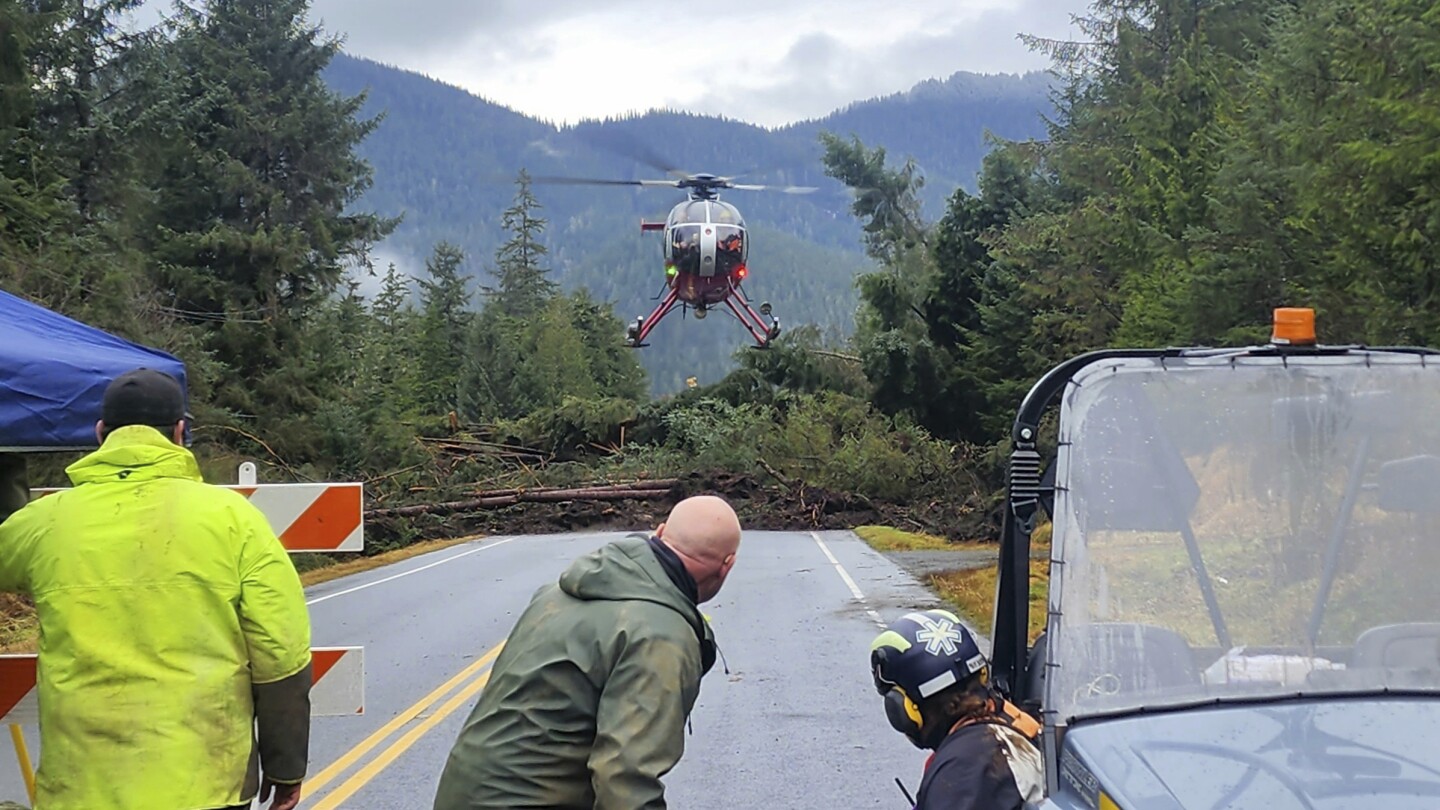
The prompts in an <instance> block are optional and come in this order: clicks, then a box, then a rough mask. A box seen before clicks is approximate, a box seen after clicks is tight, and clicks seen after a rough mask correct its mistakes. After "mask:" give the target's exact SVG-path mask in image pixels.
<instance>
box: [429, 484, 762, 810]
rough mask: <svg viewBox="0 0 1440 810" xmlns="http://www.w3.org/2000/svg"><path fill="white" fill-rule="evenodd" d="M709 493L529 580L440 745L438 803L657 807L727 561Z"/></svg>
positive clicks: (681, 742) (711, 655) (734, 525)
mask: <svg viewBox="0 0 1440 810" xmlns="http://www.w3.org/2000/svg"><path fill="white" fill-rule="evenodd" d="M739 544H740V522H739V520H737V519H736V517H735V513H734V511H732V510H731V509H730V506H729V505H728V504H726V503H725V502H724V501H723V500H721V499H720V498H716V497H713V496H699V497H695V498H688V499H686V500H684V501H681V502H680V503H679V504H677V505H676V506H675V509H674V510H672V511H671V513H670V516H669V518H668V519H667V520H666V521H665V522H664V523H662V524H660V526H659V528H657V529H656V530H655V532H654V534H653V535H651V536H650V537H648V538H647V537H645V536H643V535H634V536H631V537H628V538H626V539H624V540H620V541H618V542H615V543H611V544H609V545H606V546H604V547H602V548H601V549H599V550H598V551H595V552H593V553H591V554H588V555H586V556H584V557H581V558H580V559H579V560H576V561H575V562H574V563H573V564H572V565H571V566H570V568H569V569H568V570H566V571H565V573H564V574H562V575H561V577H560V581H559V582H558V583H557V584H554V585H547V586H545V587H544V588H542V589H540V591H539V592H537V593H536V594H535V597H534V598H533V599H532V600H531V602H530V606H529V607H528V608H527V609H526V610H525V612H524V614H523V615H521V617H520V619H519V621H518V622H516V624H515V628H514V629H513V630H511V632H510V638H509V640H507V641H506V642H505V649H504V650H503V651H502V652H501V653H500V657H499V658H498V659H496V661H495V666H494V669H493V670H492V672H491V677H490V683H489V685H488V686H486V688H485V691H484V693H483V694H481V696H480V700H479V702H478V703H476V705H475V709H474V711H473V712H471V714H470V717H469V719H468V720H466V722H465V726H464V728H463V729H462V730H461V732H460V737H459V739H458V740H456V742H455V745H454V748H453V749H452V750H451V752H450V758H449V760H448V761H447V762H446V765H445V770H444V773H443V774H442V775H441V777H440V786H439V790H438V792H437V794H436V796H435V808H436V810H462V808H464V809H465V810H470V809H471V808H493V809H494V810H502V808H503V809H505V810H509V809H510V808H538V807H545V808H557V809H563V810H581V808H584V810H661V808H664V807H665V787H664V785H663V784H662V783H661V781H660V779H661V777H663V776H664V775H665V774H666V773H668V772H669V771H670V769H671V768H673V767H675V763H676V762H678V761H679V760H680V756H681V754H682V753H683V752H684V748H685V736H684V728H685V721H686V719H687V718H688V716H689V714H690V710H691V708H693V707H694V705H695V699H696V697H697V696H698V695H699V692H700V678H701V677H702V676H703V675H704V674H705V673H706V672H707V671H708V670H709V669H710V667H711V666H712V665H713V664H714V663H715V639H714V636H713V635H712V634H711V632H710V627H709V624H708V622H707V621H706V620H705V617H704V616H702V615H701V613H700V610H699V608H698V607H697V606H698V605H699V604H701V603H703V602H706V601H708V600H709V599H711V598H712V597H714V596H715V594H716V593H718V592H719V591H720V587H721V585H722V584H724V581H725V577H726V576H727V575H728V574H729V573H730V569H731V567H732V566H733V565H734V564H735V554H736V551H737V550H738V548H739Z"/></svg>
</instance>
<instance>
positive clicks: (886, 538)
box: [855, 526, 995, 551]
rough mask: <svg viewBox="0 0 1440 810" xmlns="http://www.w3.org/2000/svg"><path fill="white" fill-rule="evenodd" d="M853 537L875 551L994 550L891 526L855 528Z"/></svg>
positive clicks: (973, 542)
mask: <svg viewBox="0 0 1440 810" xmlns="http://www.w3.org/2000/svg"><path fill="white" fill-rule="evenodd" d="M855 535H856V536H857V537H859V538H860V539H861V540H864V541H865V542H867V543H869V544H870V547H871V548H873V549H875V550H876V551H971V550H975V549H987V548H994V547H995V544H993V543H984V542H976V541H969V542H963V543H955V542H951V541H949V540H946V539H945V538H943V537H936V536H935V535H933V534H920V533H919V532H907V531H905V530H904V529H897V528H894V527H893V526H856V527H855Z"/></svg>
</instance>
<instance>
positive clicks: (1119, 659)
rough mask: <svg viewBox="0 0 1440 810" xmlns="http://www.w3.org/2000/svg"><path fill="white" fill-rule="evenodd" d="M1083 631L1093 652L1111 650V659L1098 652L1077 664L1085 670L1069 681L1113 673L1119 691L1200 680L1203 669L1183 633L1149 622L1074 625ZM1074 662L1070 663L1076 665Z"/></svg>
mask: <svg viewBox="0 0 1440 810" xmlns="http://www.w3.org/2000/svg"><path fill="white" fill-rule="evenodd" d="M1068 632H1071V633H1074V632H1079V633H1081V634H1082V636H1081V638H1082V639H1084V641H1083V642H1082V643H1084V644H1086V645H1088V649H1090V650H1093V651H1097V652H1098V651H1099V650H1108V651H1109V653H1110V655H1109V657H1108V658H1107V659H1104V660H1102V659H1100V658H1098V657H1096V656H1094V655H1090V656H1087V657H1086V658H1085V660H1083V661H1079V662H1077V664H1076V665H1078V666H1080V667H1082V668H1083V669H1084V671H1083V672H1074V671H1072V672H1070V673H1069V674H1068V677H1067V680H1069V681H1070V682H1072V683H1074V682H1075V681H1076V679H1080V680H1082V681H1083V680H1092V679H1095V678H1100V677H1102V676H1106V675H1113V676H1115V677H1116V679H1118V683H1116V684H1113V685H1112V686H1111V687H1110V689H1111V690H1113V691H1115V692H1117V693H1124V692H1148V691H1152V690H1156V689H1167V688H1173V687H1177V686H1195V685H1198V684H1199V683H1200V671H1199V670H1198V669H1197V668H1196V666H1195V655H1194V653H1193V652H1192V651H1191V650H1190V644H1189V643H1188V642H1186V641H1185V639H1184V638H1182V637H1181V636H1180V634H1178V633H1176V632H1174V631H1172V630H1167V629H1165V628H1163V627H1156V626H1154V625H1149V624H1131V623H1101V624H1088V625H1082V626H1080V627H1078V628H1071V629H1070V630H1069V631H1068ZM1076 665H1070V666H1076Z"/></svg>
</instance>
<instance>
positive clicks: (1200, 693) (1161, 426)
mask: <svg viewBox="0 0 1440 810" xmlns="http://www.w3.org/2000/svg"><path fill="white" fill-rule="evenodd" d="M1060 425H1061V427H1060V435H1059V439H1060V442H1059V450H1058V455H1057V458H1056V462H1055V463H1056V469H1055V473H1056V496H1055V533H1054V540H1053V544H1054V545H1053V549H1052V568H1051V572H1052V579H1051V589H1050V612H1051V619H1050V625H1049V633H1048V641H1047V642H1046V643H1047V644H1048V645H1049V653H1048V659H1049V664H1050V666H1049V668H1048V669H1047V670H1046V673H1045V676H1046V687H1045V688H1046V691H1047V694H1046V700H1045V705H1046V710H1047V712H1055V713H1056V715H1055V716H1053V717H1051V718H1050V719H1051V721H1052V722H1055V723H1059V724H1064V723H1066V722H1068V721H1070V720H1074V719H1077V718H1082V717H1085V716H1089V715H1095V714H1113V713H1117V712H1126V711H1132V710H1136V709H1142V708H1158V707H1166V706H1179V705H1191V704H1197V703H1213V702H1217V701H1226V700H1240V699H1256V698H1265V697H1278V696H1293V695H1299V694H1333V693H1345V692H1375V691H1380V690H1397V691H1405V692H1428V691H1435V692H1440V579H1437V575H1440V358H1436V357H1429V358H1425V357H1421V356H1418V355H1410V354H1398V353H1384V352H1369V353H1355V354H1350V355H1329V356H1308V357H1294V356H1291V357H1286V358H1280V357H1256V356H1250V355H1241V354H1218V353H1211V354H1207V355H1201V356H1190V357H1183V358H1175V357H1168V358H1164V359H1161V358H1145V359H1118V360H1109V361H1105V362H1102V363H1098V364H1096V365H1092V366H1090V367H1088V368H1087V369H1085V370H1084V371H1082V372H1081V373H1080V374H1078V375H1077V376H1076V377H1075V379H1074V380H1073V381H1072V383H1071V384H1070V385H1069V386H1068V387H1067V389H1066V391H1065V394H1064V396H1063V399H1062V402H1061V415H1060Z"/></svg>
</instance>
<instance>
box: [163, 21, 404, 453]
mask: <svg viewBox="0 0 1440 810" xmlns="http://www.w3.org/2000/svg"><path fill="white" fill-rule="evenodd" d="M305 12H306V3H305V2H304V0H210V2H207V3H206V4H205V5H204V6H203V7H201V8H191V7H182V8H181V9H180V14H179V21H178V24H177V31H176V33H175V37H174V40H173V41H172V42H170V43H168V44H167V45H166V46H165V48H164V50H163V56H164V66H165V69H166V71H167V74H166V76H165V84H166V87H167V89H168V92H169V95H170V98H171V99H172V101H171V103H172V104H173V109H174V111H175V120H173V121H172V122H171V130H170V131H171V132H173V133H175V138H174V140H173V142H172V143H170V144H168V145H167V148H166V150H165V154H164V155H163V159H162V160H161V162H160V165H159V166H158V169H157V172H156V176H155V178H154V181H155V185H156V189H155V212H154V226H153V229H152V230H151V234H152V237H151V240H152V241H151V244H150V245H149V249H150V251H151V252H152V253H153V255H154V257H155V259H156V263H157V265H158V269H159V280H160V282H161V284H162V287H163V290H164V292H165V294H166V296H167V297H168V298H169V299H170V301H171V302H173V303H172V304H171V306H172V307H173V309H174V311H175V312H177V313H179V314H180V315H182V316H183V317H185V318H188V319H191V320H193V321H195V322H197V323H202V324H205V325H206V327H207V329H208V330H209V346H210V348H211V350H212V351H213V352H214V354H215V356H216V358H217V359H218V360H219V361H220V362H221V363H223V364H224V365H225V367H226V368H227V369H228V370H229V373H228V374H227V375H226V376H225V378H224V380H223V381H222V383H221V385H220V386H219V388H218V389H217V391H216V402H217V404H218V405H219V406H221V407H223V408H225V409H227V410H230V411H232V412H235V413H239V414H262V413H264V414H271V413H274V414H284V415H285V416H286V418H287V419H292V420H293V419H300V418H303V416H304V415H305V414H307V413H312V412H313V411H314V410H315V408H316V407H317V406H318V405H319V403H321V402H323V401H325V398H326V396H327V393H326V391H325V388H326V385H327V384H328V381H326V380H324V379H318V378H314V377H311V376H307V375H305V374H297V373H296V370H295V369H294V368H287V358H288V357H291V356H293V355H294V354H295V353H296V351H297V349H298V348H300V347H299V344H300V343H301V342H303V341H304V339H305V334H306V330H305V321H306V320H307V319H308V318H309V317H311V315H312V314H313V313H314V312H315V311H316V305H317V304H318V303H319V302H321V301H323V300H324V299H325V297H326V296H328V295H330V294H331V293H332V292H333V291H334V290H335V288H336V285H337V284H338V282H339V280H340V278H341V275H342V272H343V270H344V268H345V267H346V266H347V265H349V264H355V263H362V264H363V263H364V262H365V261H366V256H367V251H368V248H369V246H370V245H371V244H372V243H373V242H374V241H375V240H377V239H378V238H380V237H381V236H383V235H384V234H385V233H386V232H387V230H388V229H389V228H390V227H391V226H392V224H393V223H390V222H387V221H384V220H381V219H379V218H377V217H376V216H374V215H372V214H366V213H355V212H352V211H350V210H349V208H350V206H351V205H352V204H353V203H355V202H356V201H357V200H358V198H359V196H360V194H361V193H362V192H363V191H364V190H365V188H366V187H367V186H368V184H369V180H370V175H369V169H368V167H367V166H366V165H365V164H364V163H363V162H362V161H361V160H360V159H359V158H358V157H356V156H355V153H354V150H355V147H356V145H357V144H358V143H359V142H360V140H361V139H362V138H364V137H365V135H366V134H367V133H369V132H370V131H371V129H372V128H373V127H374V125H375V122H374V121H361V120H358V119H357V117H356V116H357V114H358V112H359V110H360V105H361V103H362V99H361V98H349V99H346V98H340V97H338V96H336V95H335V94H333V93H331V92H330V90H329V89H328V88H327V87H326V85H325V83H324V80H323V78H322V71H323V70H324V68H325V66H326V65H327V64H328V63H329V61H330V60H331V58H332V57H333V56H334V55H335V53H336V51H337V49H338V47H339V44H338V41H337V40H334V39H325V38H322V35H321V32H320V30H319V29H318V28H315V27H313V26H310V25H309V24H307V23H306V22H305ZM290 449H291V450H292V451H293V452H295V453H298V454H299V455H301V456H307V455H312V454H313V453H314V452H315V451H316V448H315V447H313V446H303V445H302V446H296V447H293V448H290Z"/></svg>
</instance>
